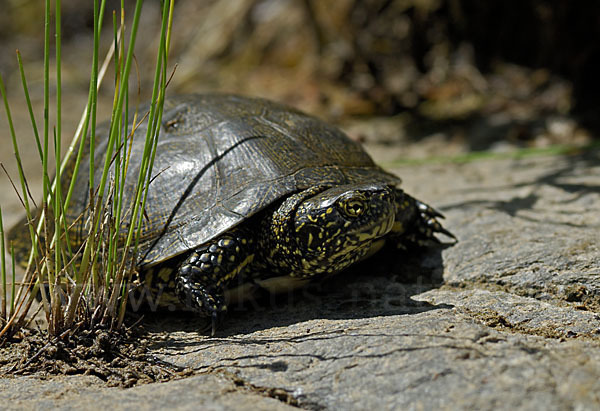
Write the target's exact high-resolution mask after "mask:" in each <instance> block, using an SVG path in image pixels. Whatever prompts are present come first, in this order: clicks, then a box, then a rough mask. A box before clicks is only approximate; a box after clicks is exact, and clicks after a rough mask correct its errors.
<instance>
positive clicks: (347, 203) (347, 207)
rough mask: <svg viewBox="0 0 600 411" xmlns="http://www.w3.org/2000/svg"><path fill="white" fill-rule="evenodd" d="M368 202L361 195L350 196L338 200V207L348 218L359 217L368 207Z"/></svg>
mask: <svg viewBox="0 0 600 411" xmlns="http://www.w3.org/2000/svg"><path fill="white" fill-rule="evenodd" d="M368 207H369V206H368V203H367V201H366V199H365V198H364V197H363V196H352V197H351V198H345V199H342V200H340V201H339V203H338V208H340V209H341V211H342V212H343V213H344V214H345V215H346V216H347V217H350V218H357V217H360V216H361V215H362V214H363V213H364V212H365V211H367V209H368Z"/></svg>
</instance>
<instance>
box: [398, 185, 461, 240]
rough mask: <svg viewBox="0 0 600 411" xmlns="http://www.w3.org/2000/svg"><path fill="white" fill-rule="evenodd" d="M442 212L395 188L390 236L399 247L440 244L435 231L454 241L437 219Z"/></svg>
mask: <svg viewBox="0 0 600 411" xmlns="http://www.w3.org/2000/svg"><path fill="white" fill-rule="evenodd" d="M442 218H444V216H443V215H442V213H440V212H439V211H437V210H435V209H434V208H433V207H431V206H429V205H427V204H425V203H423V202H422V201H419V200H417V199H415V198H413V197H411V196H410V195H408V194H406V193H405V192H403V191H402V190H400V189H397V190H396V218H395V223H394V227H393V228H392V231H391V233H390V237H391V238H392V239H393V240H395V242H396V244H397V245H398V246H399V247H400V248H404V247H406V246H409V245H416V246H419V247H427V246H431V245H434V244H440V243H441V241H440V240H439V239H438V238H437V237H436V236H435V234H436V233H440V234H444V235H445V236H448V237H450V238H452V239H453V240H454V241H453V242H456V241H458V240H457V238H456V237H455V236H454V234H452V233H451V232H450V231H448V230H446V229H445V228H444V227H443V226H442V224H441V223H440V221H439V219H442Z"/></svg>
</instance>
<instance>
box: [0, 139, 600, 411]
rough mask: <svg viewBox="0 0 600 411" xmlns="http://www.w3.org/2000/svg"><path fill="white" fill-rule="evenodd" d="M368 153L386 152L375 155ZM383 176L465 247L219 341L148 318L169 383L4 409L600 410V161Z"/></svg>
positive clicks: (269, 309)
mask: <svg viewBox="0 0 600 411" xmlns="http://www.w3.org/2000/svg"><path fill="white" fill-rule="evenodd" d="M369 149H370V150H371V152H372V153H373V154H374V155H375V157H378V156H380V152H381V147H377V146H371V147H369ZM384 151H387V150H384ZM390 164H391V163H390ZM390 164H388V166H389V165H390ZM388 168H390V169H391V170H392V171H394V172H396V173H398V174H399V175H401V176H402V177H403V179H404V182H405V183H404V187H405V188H406V190H407V191H409V192H410V193H412V194H414V195H415V196H417V197H419V198H420V199H423V200H424V201H427V202H429V203H431V204H434V205H435V206H437V208H439V209H440V210H441V211H442V212H443V213H444V214H445V215H446V223H445V224H446V226H447V228H448V229H450V230H451V231H452V232H453V233H455V234H456V236H457V237H458V238H459V239H460V241H459V243H458V244H456V245H454V246H451V247H445V248H440V249H437V250H431V251H429V252H427V253H425V254H424V255H421V256H415V255H398V254H397V253H390V252H388V253H384V254H383V255H378V256H375V257H374V259H373V260H371V261H369V262H368V263H365V264H362V265H360V266H359V267H357V268H356V269H355V270H353V271H352V272H351V273H348V274H347V275H346V276H343V277H338V278H336V279H334V280H331V281H329V282H327V283H325V284H320V285H318V286H315V287H313V288H310V289H308V290H306V291H304V292H301V293H297V294H292V295H289V296H284V297H283V298H278V299H272V300H270V301H262V302H259V303H257V304H255V306H254V307H250V309H246V310H237V311H235V312H233V314H232V315H230V316H229V317H228V319H227V322H226V324H225V326H224V327H223V329H222V330H221V331H220V332H218V333H217V335H216V336H215V337H213V338H210V337H207V336H205V335H202V334H201V333H199V332H197V330H198V329H199V328H200V327H201V326H202V325H203V323H202V322H199V321H198V320H196V319H194V318H193V317H189V316H174V317H157V318H152V319H149V320H148V321H147V322H146V325H145V328H146V334H145V335H144V336H143V337H142V339H143V343H144V344H147V346H148V350H147V353H146V358H148V361H151V362H155V363H160V364H163V365H164V366H165V367H169V368H170V369H172V370H177V373H174V375H178V377H177V378H176V379H173V380H171V381H169V382H165V383H153V384H145V385H143V384H138V385H137V386H134V387H133V388H128V389H123V388H108V387H106V383H105V382H104V380H103V379H102V378H100V377H98V376H94V375H73V376H52V375H49V374H46V375H42V376H40V375H30V376H6V377H4V378H2V379H0V402H1V403H2V404H3V405H4V406H8V408H13V409H19V408H38V409H39V408H55V407H61V408H90V407H92V406H93V407H94V408H97V407H111V408H119V409H134V408H135V409H140V408H142V409H146V408H162V407H177V408H180V409H197V408H198V407H200V406H202V407H204V408H208V409H248V408H256V409H286V408H296V407H299V408H305V409H432V408H440V409H514V408H517V407H518V408H519V409H532V410H533V409H549V410H563V409H578V410H585V409H597V408H598V407H600V395H599V394H598V393H600V344H599V342H600V315H599V314H598V307H599V302H600V258H599V253H598V240H599V234H598V233H599V232H600V231H599V228H600V206H599V204H600V177H598V176H600V151H598V150H597V149H595V150H592V149H590V150H586V151H580V152H575V153H572V154H570V155H563V156H533V157H524V158H520V159H518V158H515V159H486V160H479V161H472V162H468V163H464V164H455V163H440V164H426V165H403V166H394V165H393V164H391V166H390V167H388ZM246 308H248V307H246Z"/></svg>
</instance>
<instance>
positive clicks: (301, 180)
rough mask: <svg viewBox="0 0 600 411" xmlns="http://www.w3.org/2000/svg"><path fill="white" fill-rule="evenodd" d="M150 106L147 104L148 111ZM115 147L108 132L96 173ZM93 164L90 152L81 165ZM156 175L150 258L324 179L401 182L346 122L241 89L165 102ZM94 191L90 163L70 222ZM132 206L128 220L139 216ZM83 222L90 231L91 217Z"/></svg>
mask: <svg viewBox="0 0 600 411" xmlns="http://www.w3.org/2000/svg"><path fill="white" fill-rule="evenodd" d="M147 109H148V108H147V107H143V108H141V109H140V110H139V112H140V116H141V115H143V114H145V112H146V111H147ZM146 129H147V122H146V121H145V122H144V123H142V124H141V125H140V126H139V127H138V128H137V129H136V131H135V134H134V137H133V141H132V145H131V154H130V159H129V166H128V169H127V177H126V181H125V187H124V190H125V191H124V205H123V207H124V208H123V209H124V210H130V209H131V206H132V201H133V198H134V190H135V185H136V182H137V176H138V173H139V168H140V165H141V159H142V153H143V150H144V138H145V135H146ZM105 134H107V133H105ZM98 135H99V136H100V134H98ZM106 146H107V136H104V137H103V139H100V140H99V141H98V142H97V145H96V155H95V167H96V170H95V181H99V180H100V176H101V174H102V167H103V163H104V161H103V158H104V156H105V153H106ZM88 167H89V156H88V157H87V158H85V159H84V160H83V161H82V164H81V168H80V170H87V169H88ZM152 174H153V180H152V182H151V184H150V187H149V191H148V197H147V200H146V206H145V212H144V214H145V218H144V219H143V226H142V234H141V238H140V245H139V252H140V254H139V260H138V264H139V265H140V266H151V265H154V264H158V263H160V262H163V261H165V260H167V259H169V258H172V257H174V256H176V255H179V254H181V253H184V252H186V251H188V250H191V249H193V248H195V247H197V246H199V245H201V244H203V243H205V242H207V241H209V240H211V239H213V238H215V237H217V236H219V235H220V234H222V233H224V232H226V231H227V230H229V229H231V228H232V227H234V226H236V225H238V224H240V223H243V222H244V221H245V220H246V219H248V218H249V217H251V216H253V215H255V214H256V213H259V212H260V211H261V210H263V209H265V208H266V207H268V206H269V205H271V204H273V203H274V202H277V201H278V200H280V199H283V198H285V197H286V196H288V195H290V194H292V193H295V192H298V191H300V190H303V189H306V188H308V187H311V186H313V185H316V184H322V183H327V184H331V185H340V184H351V183H364V182H373V183H377V182H380V183H384V184H390V185H398V184H399V183H400V180H399V179H398V177H396V176H394V175H392V174H389V173H387V172H385V171H383V170H382V169H381V168H380V167H378V166H376V165H375V164H374V163H373V160H372V159H371V158H370V157H369V155H368V154H367V153H366V152H365V151H364V150H363V149H362V148H361V146H360V144H358V143H357V142H354V141H352V140H350V139H349V138H348V137H347V136H346V135H345V134H344V133H342V132H341V131H340V130H338V129H337V128H335V127H333V126H330V125H328V124H326V123H324V122H323V121H321V120H318V119H316V118H314V117H311V116H309V115H306V114H304V113H302V112H299V111H297V110H295V109H292V108H289V107H286V106H283V105H280V104H277V103H274V102H271V101H268V100H264V99H257V98H248V97H240V96H235V95H186V96H180V97H176V98H171V99H169V100H167V101H165V106H164V113H163V118H162V127H161V130H160V135H159V138H158V145H157V149H156V157H155V160H154V167H153V170H152ZM89 192H90V190H89V183H88V173H87V172H85V171H81V172H80V173H79V175H78V178H77V180H76V183H75V195H74V196H73V199H72V200H71V204H70V206H69V209H68V210H67V219H68V220H71V221H75V219H76V218H77V217H79V216H81V215H82V214H84V215H85V213H86V209H87V207H88V203H89ZM127 213H128V212H126V215H125V218H124V221H128V220H129V219H128V215H127ZM84 220H85V219H80V220H79V221H84ZM127 228H128V227H127V224H125V223H124V224H123V225H122V226H121V227H120V232H121V235H122V238H124V236H125V234H126V232H127ZM74 230H75V232H77V231H79V232H81V233H82V232H83V223H77V224H76V225H75V229H74ZM75 237H76V238H77V236H75Z"/></svg>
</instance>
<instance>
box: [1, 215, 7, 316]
mask: <svg viewBox="0 0 600 411" xmlns="http://www.w3.org/2000/svg"><path fill="white" fill-rule="evenodd" d="M4 247H5V245H4V222H3V218H2V206H0V276H2V280H1V281H2V284H0V287H2V294H1V295H0V298H2V302H1V307H0V320H2V323H5V322H6V249H5V248H4Z"/></svg>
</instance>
